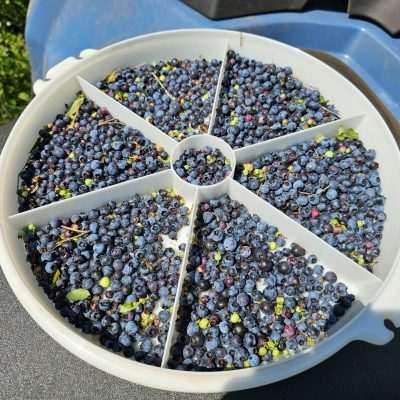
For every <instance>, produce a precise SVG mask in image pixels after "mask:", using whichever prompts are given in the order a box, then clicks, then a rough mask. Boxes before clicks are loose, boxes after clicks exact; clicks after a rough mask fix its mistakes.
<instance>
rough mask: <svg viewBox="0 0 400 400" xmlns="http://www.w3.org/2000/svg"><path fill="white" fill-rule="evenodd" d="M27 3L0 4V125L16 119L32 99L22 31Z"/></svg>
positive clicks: (24, 0) (17, 0)
mask: <svg viewBox="0 0 400 400" xmlns="http://www.w3.org/2000/svg"><path fill="white" fill-rule="evenodd" d="M28 2H29V1H28V0H0V124H4V123H5V122H7V121H9V120H11V119H13V118H15V117H17V116H18V114H20V113H21V111H22V110H23V109H24V108H25V106H26V104H27V103H28V102H29V100H30V98H31V80H30V78H31V77H30V66H29V61H28V54H27V52H26V49H25V42H24V28H25V16H26V11H27V7H28Z"/></svg>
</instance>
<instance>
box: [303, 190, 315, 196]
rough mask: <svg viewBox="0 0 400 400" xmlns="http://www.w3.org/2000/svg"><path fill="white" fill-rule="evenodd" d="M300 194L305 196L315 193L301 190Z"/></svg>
mask: <svg viewBox="0 0 400 400" xmlns="http://www.w3.org/2000/svg"><path fill="white" fill-rule="evenodd" d="M299 193H300V194H304V196H312V195H313V194H314V193H308V192H300V191H299Z"/></svg>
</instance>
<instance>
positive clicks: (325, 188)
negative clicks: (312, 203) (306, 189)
mask: <svg viewBox="0 0 400 400" xmlns="http://www.w3.org/2000/svg"><path fill="white" fill-rule="evenodd" d="M330 186H331V185H328V186H327V187H324V188H323V189H322V191H321V193H324V192H326V191H327V190H328V189H329V187H330Z"/></svg>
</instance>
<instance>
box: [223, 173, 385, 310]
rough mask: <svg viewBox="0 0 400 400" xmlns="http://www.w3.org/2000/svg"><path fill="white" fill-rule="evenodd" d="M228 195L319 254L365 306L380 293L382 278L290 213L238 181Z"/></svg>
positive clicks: (293, 240) (291, 239)
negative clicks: (314, 232)
mask: <svg viewBox="0 0 400 400" xmlns="http://www.w3.org/2000/svg"><path fill="white" fill-rule="evenodd" d="M228 194H229V196H230V197H231V198H232V199H234V200H237V201H239V202H240V203H242V204H243V205H244V206H246V208H247V209H248V210H249V211H250V212H251V213H254V214H257V215H258V216H259V217H260V218H261V219H262V220H264V221H266V222H267V223H269V224H272V225H274V226H276V227H277V228H278V229H280V230H281V231H282V233H283V235H284V236H285V237H287V238H288V239H289V240H290V241H292V242H295V243H298V244H299V245H300V246H302V247H303V248H304V249H306V251H307V252H308V253H309V254H315V255H316V256H317V257H318V260H319V262H320V263H321V264H323V265H326V266H327V267H328V269H330V270H332V271H335V272H336V273H337V275H338V277H339V280H342V281H343V282H344V283H346V284H347V285H348V286H349V288H350V290H351V291H352V293H354V294H355V295H356V297H357V298H358V300H360V301H361V302H362V303H363V304H367V303H368V302H369V301H370V300H371V299H372V296H373V295H374V294H376V292H377V290H378V288H379V287H380V286H381V284H382V281H381V280H380V279H379V278H377V277H376V276H375V275H373V274H371V273H369V272H368V271H367V270H366V269H365V268H362V267H360V266H359V265H358V264H357V263H355V262H354V261H352V260H351V259H350V258H348V257H346V256H345V255H344V254H342V253H341V252H340V251H338V250H336V249H335V248H334V247H331V246H330V245H328V244H327V243H326V242H325V241H323V240H322V239H320V238H319V237H318V236H316V235H314V234H313V233H312V232H310V231H309V230H307V229H306V228H303V227H302V226H301V225H300V224H298V223H297V222H295V221H294V220H292V219H291V218H290V217H288V216H287V215H286V214H284V213H283V212H281V211H279V210H278V209H276V208H275V207H273V206H272V205H270V204H269V203H268V202H266V201H264V200H263V199H261V198H260V197H258V196H257V195H256V194H254V193H253V192H251V191H250V190H248V189H246V188H245V187H244V186H242V185H240V184H239V183H238V182H236V181H234V180H230V185H229V193H228Z"/></svg>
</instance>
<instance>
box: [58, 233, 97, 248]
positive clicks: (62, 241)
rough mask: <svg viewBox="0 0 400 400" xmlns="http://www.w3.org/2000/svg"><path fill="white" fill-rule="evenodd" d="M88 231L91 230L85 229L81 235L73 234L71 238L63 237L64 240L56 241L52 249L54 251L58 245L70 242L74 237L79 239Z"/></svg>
mask: <svg viewBox="0 0 400 400" xmlns="http://www.w3.org/2000/svg"><path fill="white" fill-rule="evenodd" d="M88 233H89V231H84V232H82V233H80V234H79V235H75V236H71V237H69V238H65V239H62V240H60V241H58V242H57V243H56V245H55V246H54V247H53V248H52V249H51V250H50V251H54V250H55V249H56V248H57V247H60V246H62V245H63V244H64V243H66V242H69V241H70V240H73V239H78V238H79V237H81V236H83V235H86V234H88Z"/></svg>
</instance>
